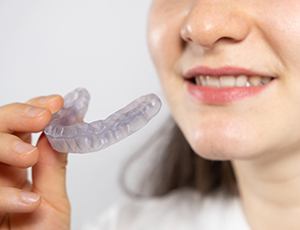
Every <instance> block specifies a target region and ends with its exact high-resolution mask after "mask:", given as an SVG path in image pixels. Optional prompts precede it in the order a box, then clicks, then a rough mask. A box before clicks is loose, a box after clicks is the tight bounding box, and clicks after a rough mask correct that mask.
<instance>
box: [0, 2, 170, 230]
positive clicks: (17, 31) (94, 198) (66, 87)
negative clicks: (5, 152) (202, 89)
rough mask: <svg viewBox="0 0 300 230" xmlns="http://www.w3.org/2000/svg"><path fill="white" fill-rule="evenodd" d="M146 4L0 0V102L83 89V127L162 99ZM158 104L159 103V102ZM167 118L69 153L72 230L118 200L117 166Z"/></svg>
mask: <svg viewBox="0 0 300 230" xmlns="http://www.w3.org/2000/svg"><path fill="white" fill-rule="evenodd" d="M149 5H150V0H146V1H145V0H142V1H141V0H130V1H129V0H127V1H124V0H123V1H121V0H119V1H117V0H26V1H23V0H0V104H1V105H3V104H6V103H10V102H14V101H20V102H22V101H26V100H27V99H29V98H31V97H34V96H38V95H47V94H53V93H59V94H61V95H64V94H65V93H67V92H69V91H70V90H72V89H74V88H76V87H79V86H80V87H86V88H87V89H88V90H89V92H90V93H91V96H92V100H91V103H90V109H89V111H88V114H87V116H86V120H87V121H93V120H98V119H103V118H105V117H106V116H108V115H109V114H110V113H112V112H114V111H116V110H117V109H119V108H121V107H122V106H124V105H126V104H127V103H129V102H130V101H132V100H133V99H135V98H137V97H138V96H141V95H143V94H147V93H150V92H154V93H156V94H158V95H159V96H161V97H162V93H161V90H160V86H159V82H158V79H157V76H156V73H155V70H154V68H153V66H152V63H151V60H150V57H149V54H148V50H147V45H146V20H147V12H148V8H149ZM162 99H163V98H162ZM167 114H168V111H167V108H166V105H165V102H164V105H163V109H162V112H161V113H160V114H159V115H158V116H157V117H156V118H154V119H153V120H152V121H151V122H150V123H149V125H147V126H146V127H145V128H144V129H142V130H141V131H139V132H138V133H136V134H134V135H132V136H130V137H129V138H127V139H126V140H124V141H121V142H119V143H118V144H116V145H114V146H111V147H110V148H108V149H106V150H103V151H101V152H96V153H92V154H86V155H70V157H69V166H68V191H69V195H70V199H71V201H72V208H73V211H72V225H73V226H72V229H81V226H82V225H83V224H86V223H89V222H93V221H94V220H95V219H96V217H97V216H98V215H99V213H101V212H102V211H104V210H105V209H106V208H107V207H108V206H109V205H111V204H112V203H114V202H117V201H118V200H119V199H120V198H122V194H121V190H120V188H119V187H118V181H117V177H118V173H119V169H120V166H121V165H122V163H123V162H124V160H125V159H126V158H128V156H129V155H130V154H132V153H133V152H134V151H135V150H136V149H137V148H138V147H139V145H141V144H142V143H144V142H145V141H146V140H147V138H148V137H149V136H150V134H152V133H154V132H155V130H157V129H158V127H159V126H160V124H161V123H162V122H163V121H164V119H165V117H166V115H167Z"/></svg>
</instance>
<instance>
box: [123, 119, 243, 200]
mask: <svg viewBox="0 0 300 230" xmlns="http://www.w3.org/2000/svg"><path fill="white" fill-rule="evenodd" d="M146 149H147V151H145V150H146ZM148 150H149V151H150V150H154V151H150V154H151V156H152V157H155V159H154V160H153V159H151V160H150V161H149V160H146V161H145V162H144V164H142V162H141V161H140V160H141V159H142V158H141V157H142V156H143V157H144V156H146V155H148V152H149V151H148ZM141 152H142V153H141ZM145 153H147V154H145ZM150 154H149V155H150ZM138 162H140V163H141V164H139V165H140V166H142V167H143V169H140V168H138V170H139V171H138V172H137V173H136V174H135V180H136V175H142V176H141V178H139V179H137V180H138V184H137V186H138V187H137V189H130V188H129V183H128V181H127V179H128V177H127V176H128V173H129V171H130V169H132V168H133V166H134V165H135V164H136V163H138ZM145 166H150V167H148V168H146V167H145ZM145 169H146V171H145V172H144V173H143V174H141V173H140V171H141V170H143V171H144V170H145ZM121 172H122V173H121V175H120V176H121V177H120V182H121V187H122V188H123V190H124V191H125V192H126V193H127V194H129V195H130V196H133V197H136V198H138V197H145V196H163V195H166V194H168V193H169V192H171V191H173V190H175V189H179V188H183V187H190V188H194V189H196V190H198V191H199V192H200V193H201V194H203V196H208V195H212V194H214V193H216V192H221V193H223V194H224V195H228V196H235V195H237V185H236V178H235V176H234V172H233V168H232V165H231V163H230V161H212V160H207V159H204V158H202V157H200V156H199V155H197V154H196V153H195V152H194V151H193V150H192V149H191V147H190V145H189V144H188V142H187V140H186V139H185V137H184V135H183V134H182V132H181V130H180V129H179V127H178V126H177V125H176V123H175V122H174V120H173V119H172V118H169V119H168V121H167V122H166V123H165V125H164V126H163V127H162V128H161V129H160V130H158V132H157V133H155V135H153V136H152V137H151V138H150V140H149V141H147V142H146V143H145V145H144V146H142V147H141V148H140V149H139V151H137V152H136V153H135V154H133V155H132V156H131V157H130V158H129V159H128V160H127V162H126V163H125V164H124V167H123V170H121Z"/></svg>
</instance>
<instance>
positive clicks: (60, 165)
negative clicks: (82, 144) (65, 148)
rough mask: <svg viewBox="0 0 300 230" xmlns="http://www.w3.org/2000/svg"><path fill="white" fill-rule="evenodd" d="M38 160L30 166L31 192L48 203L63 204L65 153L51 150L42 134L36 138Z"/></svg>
mask: <svg viewBox="0 0 300 230" xmlns="http://www.w3.org/2000/svg"><path fill="white" fill-rule="evenodd" d="M37 147H38V150H39V159H38V162H37V163H36V164H35V165H34V166H33V168H32V188H33V192H37V193H38V194H40V195H41V197H42V199H44V200H46V201H47V202H49V203H50V204H52V205H54V206H56V205H64V204H65V202H66V201H68V198H67V191H66V165H67V154H65V153H59V152H57V151H55V150H53V149H52V148H51V146H50V144H49V142H48V140H47V138H46V136H45V135H44V134H42V135H41V136H40V138H39V140H38V143H37Z"/></svg>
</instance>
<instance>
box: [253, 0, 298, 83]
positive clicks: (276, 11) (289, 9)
mask: <svg viewBox="0 0 300 230" xmlns="http://www.w3.org/2000/svg"><path fill="white" fill-rule="evenodd" d="M274 1H275V2H276V4H269V5H265V4H267V2H266V3H263V1H262V2H261V3H260V4H263V6H261V8H262V9H268V10H265V12H264V13H262V14H260V15H256V18H258V24H259V25H260V27H261V29H262V30H263V31H264V32H265V37H266V40H267V42H268V43H269V45H270V47H271V48H272V49H273V50H274V53H276V54H277V55H278V57H279V58H280V59H281V61H282V63H283V65H284V73H282V74H283V75H284V74H288V73H287V72H288V71H291V72H293V71H295V70H296V71H297V72H298V71H299V69H300V13H299V12H300V2H299V0H289V1H288V4H287V2H284V1H276V0H274ZM297 77H298V76H297Z"/></svg>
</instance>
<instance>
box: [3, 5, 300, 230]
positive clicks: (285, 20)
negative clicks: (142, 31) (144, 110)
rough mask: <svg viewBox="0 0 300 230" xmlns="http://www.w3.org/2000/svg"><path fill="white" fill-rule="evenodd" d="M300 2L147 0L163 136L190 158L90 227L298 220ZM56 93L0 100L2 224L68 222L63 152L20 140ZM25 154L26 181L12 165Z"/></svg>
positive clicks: (45, 117) (39, 125) (54, 102)
mask: <svg viewBox="0 0 300 230" xmlns="http://www.w3.org/2000/svg"><path fill="white" fill-rule="evenodd" d="M299 10H300V2H299V1H297V0H289V1H285V2H283V1H282V2H280V1H275V0H264V1H262V0H247V1H230V0H228V1H221V0H219V1H211V0H202V1H196V0H183V1H176V2H175V1H172V0H153V4H152V7H151V10H150V14H149V30H148V31H149V33H148V34H149V36H148V38H149V47H150V52H151V54H152V58H153V61H154V64H155V67H156V69H157V72H158V75H159V78H160V81H161V85H162V88H163V90H164V93H165V96H166V99H167V101H168V104H169V106H170V110H171V112H172V115H173V118H174V120H175V122H176V124H177V126H178V127H179V129H180V131H179V130H177V131H176V132H175V131H174V133H173V134H172V135H173V138H171V139H170V142H171V141H173V140H181V141H182V143H183V142H184V139H186V140H187V142H188V144H189V147H190V148H191V149H192V151H193V153H194V155H193V154H192V153H191V151H189V150H186V151H184V152H182V154H184V153H186V152H189V156H180V157H182V158H183V159H186V158H185V157H190V160H185V161H184V160H182V159H181V158H179V157H178V155H177V157H178V159H177V160H178V161H177V164H176V165H175V166H178V167H176V168H179V169H182V167H183V166H182V164H181V163H182V162H184V163H186V164H190V167H194V168H195V170H194V171H193V170H191V172H188V173H187V175H188V176H186V177H182V174H177V176H176V177H175V178H174V177H172V174H170V175H171V176H169V177H168V176H167V177H165V178H164V179H165V180H167V181H165V182H166V184H167V185H168V186H165V188H163V189H161V190H160V191H159V192H157V193H156V194H160V195H163V194H164V195H165V196H162V197H161V198H154V199H150V200H149V201H143V200H142V201H136V202H130V203H125V204H123V205H121V206H120V207H118V208H113V209H112V211H111V212H108V213H107V214H106V215H105V216H104V217H103V218H101V220H100V221H99V223H98V226H97V227H98V229H220V228H222V229H250V228H251V229H255V230H260V229H272V230H273V229H275V230H276V229H299V228H300V220H299V218H298V216H299V214H300V198H299V195H298V194H299V192H300V176H299V175H300V173H299V172H300V168H299V166H298V165H299V164H300V132H299V131H298V130H300V122H299V117H300V84H299V82H298V78H299V76H298V71H299V69H300V64H299V63H300V55H299V54H300V42H299V41H300V39H299V37H298V35H299V36H300V14H299V13H298V12H299ZM61 105H62V99H61V97H59V96H50V97H43V98H35V99H32V100H31V101H29V102H27V103H25V104H11V105H6V106H3V107H1V109H0V121H1V122H0V130H1V136H0V143H1V144H0V146H1V147H0V161H1V162H2V163H3V164H2V165H1V174H0V177H1V180H0V181H1V189H0V201H1V202H0V210H1V211H0V213H1V216H2V218H1V219H2V225H3V226H6V227H7V228H11V229H14V228H17V227H19V228H24V229H47V228H48V229H68V228H69V203H68V199H67V195H66V192H65V179H64V178H65V177H64V175H65V164H66V158H65V156H62V155H58V154H57V153H55V152H54V151H53V150H52V149H51V148H50V147H49V145H48V143H47V141H46V140H45V137H44V136H42V137H41V138H40V140H39V143H38V145H37V148H34V147H32V146H31V145H29V144H25V145H24V143H25V142H29V135H28V134H29V133H31V132H35V131H39V130H42V129H43V128H44V127H45V126H46V124H47V123H48V122H49V119H50V117H51V113H53V112H55V111H57V110H59V109H60V108H61ZM20 124H21V125H20ZM175 130H176V128H175ZM180 132H182V134H183V136H180ZM176 143H177V144H178V143H179V142H176ZM172 144H174V141H173V142H172ZM170 146H172V145H169V146H168V148H167V149H168V150H170V149H171V150H172V148H171V147H170ZM180 148H181V150H184V149H186V148H187V147H186V146H184V144H181V145H180ZM175 149H176V148H175ZM173 150H174V148H173ZM19 153H20V154H19ZM176 153H178V151H175V150H174V154H176ZM166 159H168V158H166ZM229 162H230V163H229ZM168 164H170V162H169V161H167V162H166V163H165V167H167V168H170V165H168ZM32 165H34V166H33V184H32V186H30V185H28V186H27V185H26V179H25V171H24V170H23V169H19V168H20V167H22V168H26V167H28V166H32ZM183 168H184V169H186V168H187V167H183ZM231 170H233V172H234V174H232V171H231ZM171 172H174V171H172V170H171ZM175 172H177V173H178V171H175ZM180 172H181V173H183V172H184V170H181V171H180ZM176 178H177V179H178V180H179V179H180V181H174V179H176ZM182 178H183V179H182ZM193 178H194V179H195V180H194V181H193ZM203 178H205V180H204V179H203ZM171 179H172V180H173V181H170V180H171ZM200 179H201V180H200ZM171 182H172V183H171ZM169 185H170V186H169ZM187 186H189V187H193V189H182V188H183V187H187ZM15 187H18V188H19V189H16V188H15ZM171 190H172V192H171ZM29 191H31V192H29ZM223 194H227V195H230V196H224V195H223ZM33 211H34V212H33Z"/></svg>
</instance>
